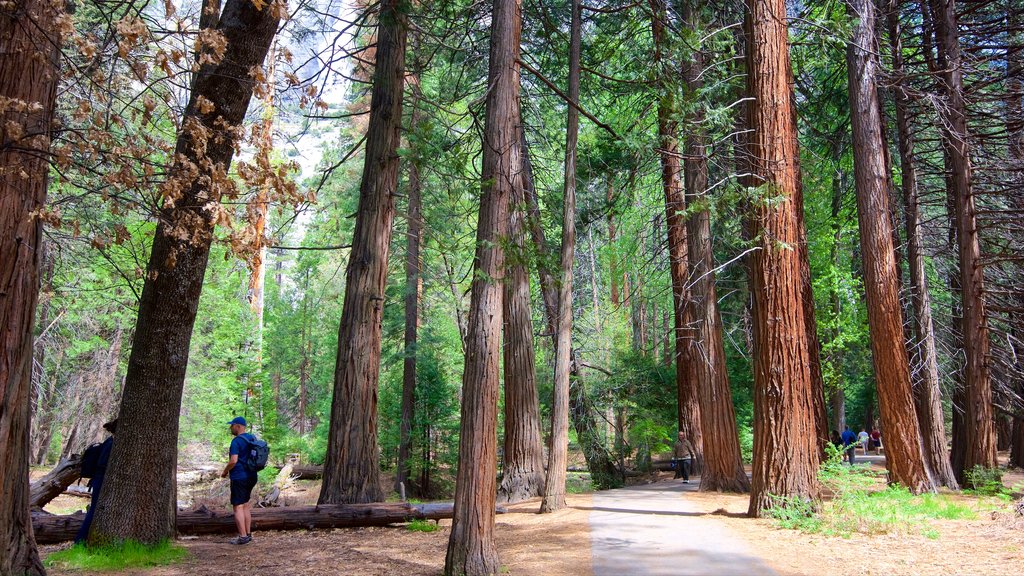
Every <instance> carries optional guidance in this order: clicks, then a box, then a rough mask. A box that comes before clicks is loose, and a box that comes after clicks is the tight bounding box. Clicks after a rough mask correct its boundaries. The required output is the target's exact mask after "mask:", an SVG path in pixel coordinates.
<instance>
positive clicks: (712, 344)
mask: <svg viewBox="0 0 1024 576" xmlns="http://www.w3.org/2000/svg"><path fill="white" fill-rule="evenodd" d="M695 12H696V9H695V8H694V6H693V5H692V4H691V3H690V2H686V3H684V5H683V14H682V16H683V19H684V25H685V26H686V27H687V28H688V29H689V30H691V31H692V32H694V33H695V34H697V35H699V34H700V23H699V21H698V17H697V14H696V13H695ZM704 61H705V54H704V52H703V51H701V50H695V51H694V52H693V53H692V54H691V56H690V59H688V60H686V61H685V62H684V63H683V82H684V85H685V93H686V95H687V96H688V97H690V98H694V97H695V95H696V93H697V92H698V91H699V90H701V88H702V87H703V84H702V81H701V76H700V73H701V72H702V71H703V67H704ZM688 110H690V112H688V114H687V116H686V118H685V125H686V128H687V134H688V136H687V138H686V150H685V154H684V157H685V160H684V162H683V174H684V183H685V188H686V195H687V203H688V204H690V206H691V209H692V212H691V214H690V219H689V222H688V230H687V232H688V235H687V236H688V241H689V246H688V248H689V260H690V267H691V274H690V276H691V278H693V280H692V287H691V289H690V301H689V306H690V314H689V315H690V317H691V318H692V319H693V322H694V324H695V328H694V333H695V337H694V339H693V340H694V345H693V347H692V348H691V352H692V354H691V356H690V359H689V360H690V366H691V374H692V375H693V385H694V387H695V388H696V389H697V399H698V402H699V405H700V427H701V432H702V433H703V440H704V442H703V452H704V453H703V460H704V461H703V469H702V472H701V478H700V489H701V490H720V491H724V492H749V491H750V480H749V479H748V478H747V473H746V471H745V470H744V469H743V457H742V454H741V452H740V442H739V434H738V432H737V430H736V413H735V410H734V408H733V404H732V391H731V389H730V388H729V374H728V372H727V371H726V366H725V345H724V343H723V341H722V319H721V316H720V315H719V311H718V296H717V291H716V288H715V262H714V253H713V250H712V246H711V211H710V207H709V206H708V202H709V201H710V198H709V196H708V194H707V187H708V164H707V137H706V135H705V134H704V129H703V123H704V113H703V110H702V109H701V107H700V105H699V104H698V103H697V102H692V103H691V106H689V107H688Z"/></svg>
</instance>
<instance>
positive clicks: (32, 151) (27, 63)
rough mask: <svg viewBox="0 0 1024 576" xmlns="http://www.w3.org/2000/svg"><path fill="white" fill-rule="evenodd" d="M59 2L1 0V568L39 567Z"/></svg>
mask: <svg viewBox="0 0 1024 576" xmlns="http://www.w3.org/2000/svg"><path fill="white" fill-rule="evenodd" d="M61 6H62V5H61V4H60V3H59V2H50V1H48V0H15V1H14V2H9V3H6V4H4V5H2V6H0V38H3V47H2V49H0V101H3V102H5V104H6V106H5V108H4V110H3V111H2V112H0V494H3V497H2V498H0V574H4V575H7V574H44V573H45V571H44V570H43V565H42V564H41V563H40V561H39V553H38V552H37V551H36V542H35V539H34V537H33V535H32V523H31V521H30V519H29V512H28V509H29V505H28V501H29V488H28V456H29V455H28V446H29V430H30V428H31V426H30V419H31V415H30V408H31V389H32V332H33V320H34V319H35V311H36V301H37V299H38V295H39V263H40V256H41V255H42V240H43V238H42V237H43V222H42V220H41V219H40V218H39V216H38V213H39V210H41V209H42V208H43V206H44V205H45V204H46V185H47V174H48V172H49V163H48V161H47V159H48V156H49V152H50V134H51V130H52V121H53V108H54V100H55V98H56V94H57V81H58V79H59V78H58V74H57V62H58V60H57V59H58V55H59V50H58V47H59V46H60V42H59V38H58V37H57V34H56V33H55V30H56V29H57V26H56V23H55V20H56V18H57V16H58V14H59V13H60V11H61Z"/></svg>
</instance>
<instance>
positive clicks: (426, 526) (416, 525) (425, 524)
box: [405, 520, 437, 532]
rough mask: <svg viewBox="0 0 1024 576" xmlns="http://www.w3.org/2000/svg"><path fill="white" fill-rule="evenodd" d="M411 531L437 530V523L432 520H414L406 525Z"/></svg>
mask: <svg viewBox="0 0 1024 576" xmlns="http://www.w3.org/2000/svg"><path fill="white" fill-rule="evenodd" d="M405 529H406V530H409V531H410V532H437V523H436V522H431V521H430V520H413V521H412V522H409V523H408V524H406V525H405Z"/></svg>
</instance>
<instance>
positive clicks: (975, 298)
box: [933, 0, 998, 472]
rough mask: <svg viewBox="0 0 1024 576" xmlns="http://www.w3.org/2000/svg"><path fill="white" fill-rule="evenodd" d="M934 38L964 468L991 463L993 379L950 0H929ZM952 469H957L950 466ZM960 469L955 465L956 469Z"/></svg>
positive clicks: (993, 445) (957, 42) (957, 43)
mask: <svg viewBox="0 0 1024 576" xmlns="http://www.w3.org/2000/svg"><path fill="white" fill-rule="evenodd" d="M933 1H934V6H935V8H934V17H935V34H936V44H937V45H938V48H939V52H940V53H941V54H942V55H943V56H944V60H945V63H946V65H945V66H944V67H943V70H942V75H941V78H942V82H941V85H942V87H943V90H944V92H945V96H946V107H945V111H946V115H947V117H946V118H945V119H944V122H943V124H944V125H945V126H946V129H945V133H944V139H945V140H946V143H947V149H948V151H949V160H950V165H949V172H950V176H951V183H952V185H953V186H952V188H951V190H950V192H951V194H952V196H953V206H954V209H955V212H954V214H955V219H956V229H957V243H958V248H959V256H960V258H959V259H960V288H961V300H962V302H963V305H962V306H963V343H964V353H965V356H966V359H967V363H966V366H965V369H964V382H965V384H966V388H967V397H966V400H967V403H966V416H967V422H966V424H967V426H966V432H967V454H966V459H965V461H964V470H970V469H971V468H973V467H974V466H984V467H985V468H994V467H996V466H997V464H998V463H997V462H996V438H995V430H994V429H993V427H992V384H991V381H990V371H991V370H990V366H989V359H988V354H989V332H988V322H987V318H986V312H985V306H986V304H985V295H984V294H985V286H984V284H985V279H984V268H983V267H982V264H981V242H980V240H979V237H978V225H977V220H976V216H975V214H976V208H975V205H974V193H973V190H972V186H973V182H972V174H971V158H970V154H971V150H970V146H971V143H970V134H969V133H968V129H967V116H966V104H965V102H964V87H963V70H962V64H961V60H960V40H959V32H958V29H957V16H956V2H955V0H933ZM954 471H956V470H954ZM956 472H959V471H956Z"/></svg>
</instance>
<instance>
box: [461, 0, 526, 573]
mask: <svg viewBox="0 0 1024 576" xmlns="http://www.w3.org/2000/svg"><path fill="white" fill-rule="evenodd" d="M521 31H522V12H521V6H520V2H519V0H494V3H493V9H492V13H491V44H490V57H489V64H488V79H487V101H486V118H485V124H484V142H483V167H482V174H481V176H482V178H483V182H482V185H481V188H482V195H481V199H480V217H479V221H478V224H477V237H476V257H475V260H474V263H473V268H474V271H473V284H472V288H471V291H470V304H469V327H468V328H469V330H468V333H467V335H466V359H465V368H464V370H463V377H462V423H461V427H460V429H459V464H458V471H457V472H456V477H455V512H454V516H453V518H452V529H451V534H450V536H449V539H448V550H447V554H446V556H445V565H444V572H445V574H446V576H462V575H466V576H480V575H486V574H497V573H498V570H499V568H500V564H499V562H498V550H497V548H496V546H495V543H494V502H495V497H496V493H497V486H496V484H497V482H496V476H497V469H496V467H497V464H496V460H497V444H498V439H497V416H498V414H497V412H498V384H499V382H498V380H499V372H498V369H499V367H498V364H499V355H500V353H501V352H500V347H501V323H502V304H501V301H502V287H501V280H502V276H503V275H504V272H505V253H504V249H503V247H502V246H503V244H504V242H505V239H506V237H507V236H508V206H509V198H510V197H511V195H512V190H513V187H514V186H515V181H514V170H515V168H516V167H517V166H518V165H519V161H518V158H517V156H518V154H519V151H520V147H519V146H518V144H519V131H518V130H519V127H518V121H519V63H518V58H519V40H520V34H521Z"/></svg>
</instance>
